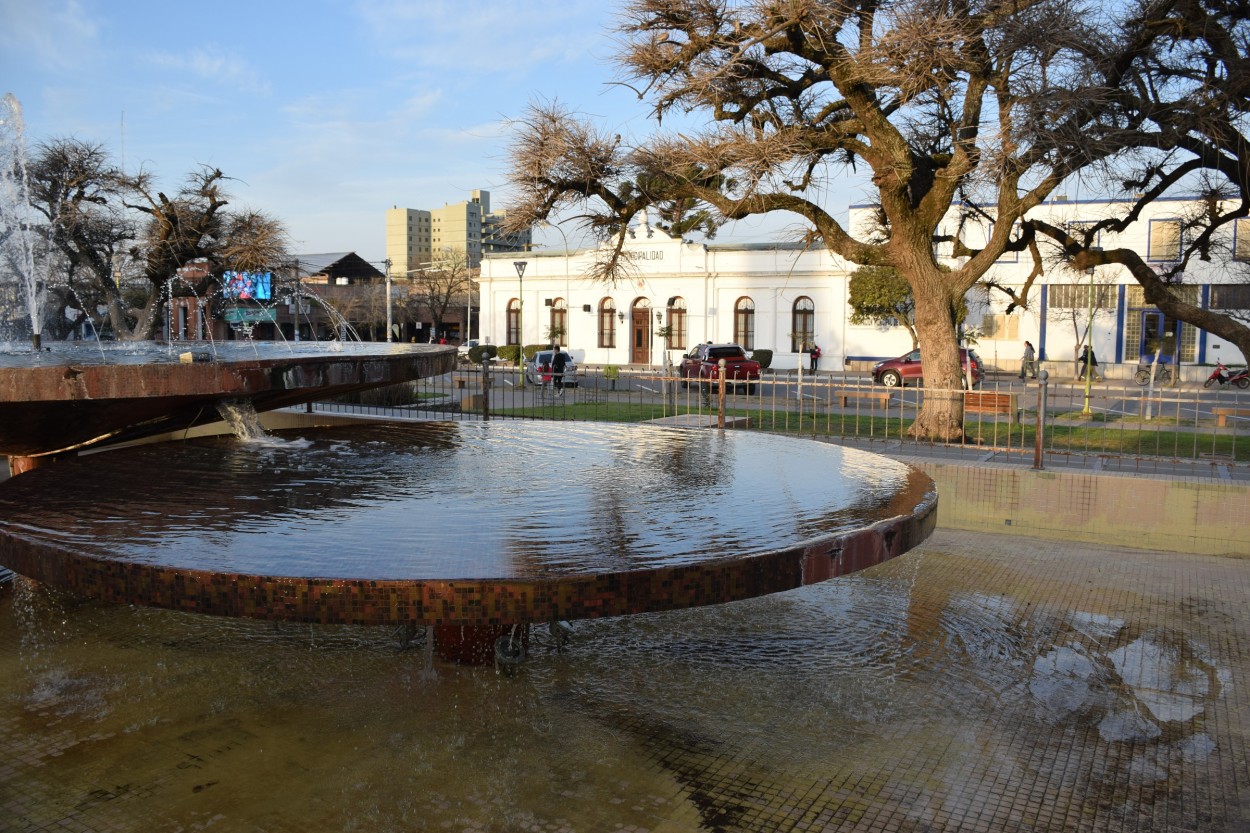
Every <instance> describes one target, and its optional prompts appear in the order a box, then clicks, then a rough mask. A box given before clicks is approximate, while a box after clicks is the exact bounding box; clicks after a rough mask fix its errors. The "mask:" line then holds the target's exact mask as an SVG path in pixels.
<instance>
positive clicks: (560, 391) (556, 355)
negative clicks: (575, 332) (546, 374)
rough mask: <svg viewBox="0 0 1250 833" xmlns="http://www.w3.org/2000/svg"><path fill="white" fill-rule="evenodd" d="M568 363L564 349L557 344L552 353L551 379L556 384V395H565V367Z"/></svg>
mask: <svg viewBox="0 0 1250 833" xmlns="http://www.w3.org/2000/svg"><path fill="white" fill-rule="evenodd" d="M567 363H568V361H567V359H565V357H564V351H563V350H561V349H560V346H559V345H556V349H555V350H554V351H552V355H551V381H552V382H553V383H554V385H555V389H556V396H564V367H565V365H566V364H567Z"/></svg>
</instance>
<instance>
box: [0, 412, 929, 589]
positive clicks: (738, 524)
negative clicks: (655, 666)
mask: <svg viewBox="0 0 1250 833" xmlns="http://www.w3.org/2000/svg"><path fill="white" fill-rule="evenodd" d="M910 476H911V472H910V469H908V468H907V467H906V466H905V465H903V464H901V463H897V462H895V461H892V460H888V459H885V458H882V457H879V456H876V455H871V454H867V453H864V452H859V451H856V450H853V449H843V448H839V447H836V446H832V445H828V444H823V443H811V442H808V441H805V440H795V439H791V438H784V437H772V436H767V435H760V434H747V433H732V432H731V433H723V432H713V431H685V430H676V429H660V428H649V427H632V426H621V425H600V424H593V423H558V424H556V423H537V422H531V423H509V422H502V423H501V422H490V423H457V424H449V423H426V424H420V425H388V426H370V427H349V428H338V429H318V430H315V431H306V432H300V433H298V434H294V435H283V436H282V437H280V438H271V439H266V440H263V441H260V442H243V441H240V440H237V439H234V438H208V439H202V440H192V441H187V442H180V443H171V444H165V445H153V446H142V447H136V448H131V449H123V450H119V451H112V452H107V453H102V454H96V455H90V456H87V457H82V458H79V459H77V460H71V461H67V462H65V463H60V464H58V465H57V466H50V467H47V468H44V469H38V470H36V471H34V472H31V473H29V474H27V475H23V476H22V477H21V478H17V479H15V480H14V481H13V482H11V483H9V484H7V486H6V489H5V490H4V491H3V492H2V493H0V523H5V524H11V525H13V528H15V529H20V530H21V531H22V532H23V534H28V535H33V536H35V537H38V538H40V539H43V540H52V541H57V542H59V543H62V544H65V545H67V546H70V547H71V548H73V549H75V550H78V551H82V552H88V553H95V554H98V555H99V556H101V557H105V558H116V559H126V560H133V561H139V562H144V563H159V564H163V565H166V566H172V567H178V568H194V569H206V570H216V571H230V572H243V573H252V574H261V575H288V576H307V577H332V578H361V577H363V578H378V579H391V578H394V579H405V578H424V579H438V578H511V577H541V576H544V575H572V574H578V573H596V572H605V571H618V570H625V569H642V568H647V567H656V566H665V565H673V564H684V563H690V562H693V561H698V560H707V559H716V558H726V557H741V556H744V555H752V554H757V553H761V552H765V551H769V550H773V549H777V548H780V547H783V546H792V545H794V544H796V543H798V542H801V541H805V540H808V539H811V538H814V537H817V536H820V535H826V534H830V533H835V532H840V531H846V530H850V529H855V528H859V527H862V526H865V525H867V524H870V523H873V522H875V521H877V520H881V519H883V518H886V517H891V516H893V515H895V514H901V513H903V511H906V512H910V510H911V507H907V508H906V509H905V510H900V509H899V507H898V506H896V505H895V501H896V499H898V498H899V495H900V492H901V491H903V490H904V489H905V487H907V485H908V483H909V477H910ZM88 484H89V485H88Z"/></svg>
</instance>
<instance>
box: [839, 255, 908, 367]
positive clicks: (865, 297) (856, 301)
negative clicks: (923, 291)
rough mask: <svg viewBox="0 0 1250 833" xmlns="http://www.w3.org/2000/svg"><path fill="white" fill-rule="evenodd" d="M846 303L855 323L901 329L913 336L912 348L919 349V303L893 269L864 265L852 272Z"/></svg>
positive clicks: (851, 318)
mask: <svg viewBox="0 0 1250 833" xmlns="http://www.w3.org/2000/svg"><path fill="white" fill-rule="evenodd" d="M848 291H849V297H848V298H847V302H848V303H849V304H850V307H851V315H850V321H851V323H852V324H875V325H877V326H882V327H892V326H900V327H903V328H905V329H906V330H907V333H908V335H910V336H911V348H912V349H913V350H915V349H916V347H917V346H919V343H920V342H919V340H918V339H917V336H916V301H915V299H914V298H912V295H911V286H910V285H909V284H908V283H907V281H905V280H903V278H902V277H901V276H900V275H899V273H898V270H897V269H895V268H894V267H892V266H861V267H859V268H858V269H856V270H855V271H854V272H852V273H851V281H850V287H849V290H848Z"/></svg>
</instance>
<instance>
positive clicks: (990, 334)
mask: <svg viewBox="0 0 1250 833" xmlns="http://www.w3.org/2000/svg"><path fill="white" fill-rule="evenodd" d="M981 337H982V338H984V339H987V340H989V341H1015V340H1016V339H1018V338H1019V337H1020V317H1019V316H1017V315H1006V314H1004V313H986V314H985V315H983V316H981Z"/></svg>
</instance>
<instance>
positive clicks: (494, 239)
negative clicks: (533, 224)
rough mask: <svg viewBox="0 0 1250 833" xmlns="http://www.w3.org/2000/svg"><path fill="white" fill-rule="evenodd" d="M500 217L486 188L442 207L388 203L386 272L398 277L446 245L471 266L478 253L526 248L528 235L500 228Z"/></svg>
mask: <svg viewBox="0 0 1250 833" xmlns="http://www.w3.org/2000/svg"><path fill="white" fill-rule="evenodd" d="M506 217H507V213H506V212H502V211H499V212H492V211H491V208H490V192H489V191H482V190H476V191H472V192H471V193H470V196H469V199H467V200H464V201H463V202H458V203H454V204H451V205H444V206H443V207H442V208H435V209H430V210H424V209H420V208H399V207H398V206H395V207H393V208H390V209H388V210H387V212H386V258H387V260H389V261H390V263H391V274H392V275H394V276H396V277H400V276H403V275H405V274H411V273H413V272H416V271H418V270H420V269H423V268H428V267H429V266H430V265H431V264H432V263H435V262H436V260H437V255H438V253H439V252H443V251H446V250H451V251H462V252H464V253H465V255H466V257H467V259H468V262H469V264H470V265H472V266H474V267H476V266H477V265H478V264H479V263H480V262H481V260H482V255H483V254H492V253H494V254H499V253H512V252H523V251H527V250H529V248H530V245H531V240H532V236H531V234H530V233H529V232H528V231H527V232H521V233H511V234H510V233H507V232H505V231H504V229H503V223H504V220H505V219H506Z"/></svg>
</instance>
